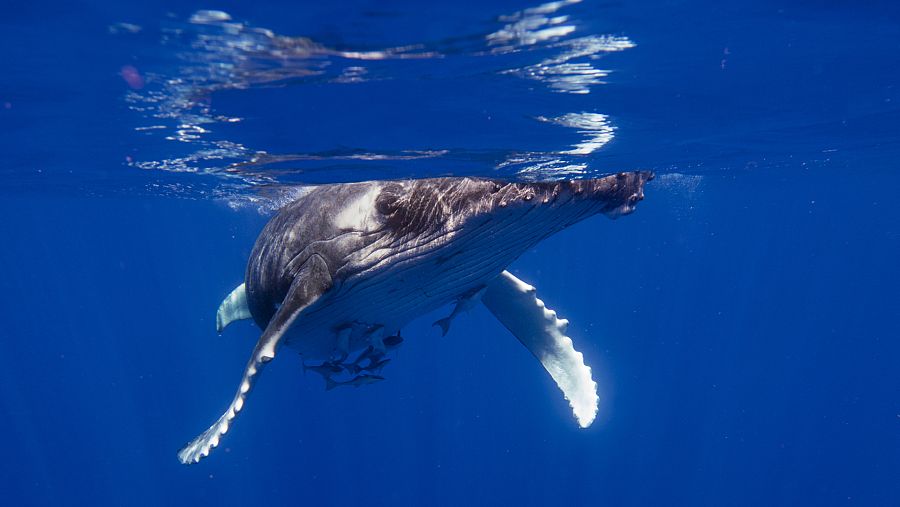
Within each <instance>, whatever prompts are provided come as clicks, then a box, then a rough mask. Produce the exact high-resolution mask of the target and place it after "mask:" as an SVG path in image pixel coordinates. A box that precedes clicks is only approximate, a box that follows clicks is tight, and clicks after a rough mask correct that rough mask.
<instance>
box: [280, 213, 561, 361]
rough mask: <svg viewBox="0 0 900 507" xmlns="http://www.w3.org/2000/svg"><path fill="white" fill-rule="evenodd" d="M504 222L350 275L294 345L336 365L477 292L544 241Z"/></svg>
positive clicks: (303, 320)
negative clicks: (338, 360) (348, 354)
mask: <svg viewBox="0 0 900 507" xmlns="http://www.w3.org/2000/svg"><path fill="white" fill-rule="evenodd" d="M488 222H490V223H488ZM498 222H501V221H500V220H498V219H497V217H496V216H495V217H493V218H492V220H490V221H485V222H484V223H483V224H474V225H473V226H472V227H470V228H467V229H466V230H462V231H458V232H456V233H454V234H452V235H448V237H446V238H444V243H443V246H441V247H439V248H433V249H430V250H428V251H427V252H423V253H422V254H421V255H414V256H409V257H408V258H406V259H404V260H400V261H397V262H388V263H385V265H383V266H380V267H375V268H372V269H368V270H364V271H362V272H360V273H358V274H355V275H353V276H350V277H349V278H347V279H346V280H344V281H342V282H341V283H339V284H337V285H336V286H335V288H333V289H332V290H331V291H330V292H329V293H328V294H327V295H326V296H325V297H323V298H322V299H320V300H319V301H318V302H317V303H316V304H315V305H314V306H313V307H310V308H309V309H308V310H307V311H305V312H304V313H303V314H302V315H300V317H299V318H298V319H297V321H296V322H295V324H294V325H293V326H292V328H291V329H290V330H289V332H288V333H287V336H286V340H287V345H288V346H289V347H291V348H293V349H295V350H297V351H298V352H300V353H301V354H302V355H303V357H304V359H310V360H320V359H321V360H326V359H331V358H334V357H336V356H341V355H343V354H345V353H346V352H348V351H349V352H352V351H354V350H359V349H361V348H365V347H366V346H368V345H370V344H372V340H373V339H374V340H378V339H380V338H383V337H385V336H391V335H393V334H396V333H397V332H398V331H399V329H400V328H401V327H402V326H404V325H405V324H407V323H408V322H409V321H410V320H412V319H415V318H416V317H419V316H420V315H423V314H425V313H428V312H430V311H432V310H435V309H437V308H440V307H441V306H444V305H446V304H448V303H451V302H453V301H455V300H458V299H461V298H465V297H468V296H470V295H471V294H473V293H475V292H477V291H478V289H479V288H481V287H483V286H484V285H485V284H487V283H488V282H490V281H491V280H492V279H494V278H495V277H496V276H497V275H499V274H500V272H502V271H503V270H504V269H505V268H506V267H507V266H508V265H509V264H510V263H511V262H512V261H513V260H515V259H516V258H517V257H518V256H519V255H521V253H522V252H524V251H525V250H526V249H527V248H529V247H530V246H532V245H533V244H534V243H536V242H537V241H538V240H539V239H540V238H541V237H542V236H543V235H542V234H539V233H538V234H527V233H524V232H523V229H526V227H525V225H524V224H523V221H521V220H519V221H514V220H510V221H508V222H507V223H506V224H503V223H498ZM503 222H506V221H503ZM498 225H507V226H505V227H503V226H500V227H498Z"/></svg>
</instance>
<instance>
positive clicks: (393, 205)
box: [374, 171, 653, 242]
mask: <svg viewBox="0 0 900 507" xmlns="http://www.w3.org/2000/svg"><path fill="white" fill-rule="evenodd" d="M652 178H653V174H652V173H650V172H647V171H636V172H627V173H619V174H613V175H610V176H605V177H602V178H594V179H583V180H569V181H550V182H509V181H500V180H489V179H475V178H436V179H425V180H412V181H402V182H386V183H384V185H383V186H382V187H381V188H380V191H379V193H378V196H377V198H376V199H375V202H374V204H375V210H377V213H378V215H379V218H380V219H381V223H382V224H384V225H385V226H386V229H388V230H390V231H391V232H392V233H393V234H394V235H395V237H409V236H412V237H415V238H417V239H425V240H426V241H429V242H430V241H431V240H432V238H433V237H435V236H446V235H447V234H448V233H454V232H457V231H462V230H464V229H472V228H479V229H484V228H486V229H489V230H491V232H490V233H491V234H494V235H499V234H500V233H501V232H502V231H503V230H506V231H515V232H516V233H517V234H520V235H523V236H524V237H529V238H531V237H534V238H535V241H537V240H539V239H541V238H543V237H546V236H548V235H550V234H553V233H554V232H557V231H559V230H561V229H563V228H565V227H568V226H570V225H572V224H574V223H576V222H578V221H580V220H583V219H585V218H587V217H589V216H592V215H596V214H598V213H602V214H604V215H606V216H608V217H610V218H616V217H619V216H622V215H625V214H628V213H631V212H632V211H634V208H635V205H636V204H637V203H638V201H640V200H641V199H643V198H644V184H645V183H646V182H647V181H649V180H651V179H652Z"/></svg>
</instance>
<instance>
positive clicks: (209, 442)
mask: <svg viewBox="0 0 900 507" xmlns="http://www.w3.org/2000/svg"><path fill="white" fill-rule="evenodd" d="M331 285H332V281H331V275H330V274H329V271H328V266H327V265H326V264H325V261H324V260H323V259H322V258H321V257H319V256H318V255H313V256H311V257H310V258H309V260H307V261H306V263H305V264H304V266H303V268H302V269H301V272H300V273H298V275H297V276H296V277H295V278H294V283H293V284H292V285H291V288H290V290H289V291H288V294H287V296H286V297H285V298H284V302H283V303H282V305H281V308H279V309H278V311H277V312H276V313H275V316H274V317H272V320H271V321H269V325H268V326H266V330H265V331H263V334H262V336H260V337H259V341H258V342H257V343H256V347H255V348H254V349H253V355H252V356H251V357H250V361H249V362H248V363H247V367H246V368H245V369H244V376H243V377H242V378H241V385H240V387H239V388H238V391H237V393H236V394H235V395H234V399H233V400H232V401H231V405H229V406H228V410H226V411H225V413H224V414H222V416H221V417H219V419H218V420H217V421H216V422H215V423H213V425H212V426H210V427H209V429H207V430H206V431H204V432H203V433H201V434H200V435H198V436H197V438H195V439H193V440H191V441H190V442H188V443H187V444H186V445H185V446H184V447H182V448H181V450H180V451H178V460H179V461H181V462H182V463H183V464H185V465H189V464H191V463H197V462H198V461H200V460H201V459H202V458H204V457H206V456H208V455H209V452H210V451H211V450H212V449H213V448H214V447H216V446H217V445H219V440H220V439H221V438H222V435H224V434H225V433H226V432H227V431H228V428H229V427H230V426H231V422H232V421H233V420H234V418H235V417H237V414H238V412H240V411H241V409H242V408H244V400H245V399H246V398H247V393H249V392H250V389H251V388H252V387H253V382H254V381H255V378H256V376H257V375H258V374H259V372H260V371H261V370H262V367H263V365H264V364H265V363H267V362H269V361H270V360H272V359H273V358H274V357H275V349H276V347H277V346H278V342H279V341H280V340H281V337H282V336H284V333H285V332H286V331H287V330H288V328H290V327H291V324H293V322H294V321H295V320H296V319H297V317H298V316H299V315H300V314H301V313H303V310H305V309H306V308H308V307H309V306H310V305H312V304H313V303H315V302H316V300H317V299H319V297H321V296H322V294H324V293H325V292H327V291H328V289H330V288H331Z"/></svg>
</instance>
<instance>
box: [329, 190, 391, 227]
mask: <svg viewBox="0 0 900 507" xmlns="http://www.w3.org/2000/svg"><path fill="white" fill-rule="evenodd" d="M380 193H381V185H380V184H374V183H373V184H372V185H370V186H369V189H368V190H367V191H366V192H365V193H364V194H362V195H361V196H359V197H358V198H357V199H356V200H355V201H353V202H351V203H349V204H348V205H347V206H345V207H344V209H342V210H341V212H340V213H338V215H337V216H336V217H335V218H334V224H335V225H336V226H337V227H338V228H340V229H343V230H352V231H360V232H368V231H370V230H372V229H374V228H375V227H376V226H377V224H376V222H375V217H374V214H375V213H376V211H375V200H376V199H378V194H380Z"/></svg>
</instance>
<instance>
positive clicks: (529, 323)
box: [481, 271, 599, 428]
mask: <svg viewBox="0 0 900 507" xmlns="http://www.w3.org/2000/svg"><path fill="white" fill-rule="evenodd" d="M535 292H536V291H535V288H534V287H532V286H531V285H528V284H527V283H525V282H523V281H522V280H519V279H518V278H516V277H515V276H513V275H512V274H511V273H509V272H508V271H504V272H503V273H501V274H500V276H498V277H497V278H495V279H494V280H493V281H491V282H490V283H489V284H488V286H487V289H486V290H485V291H484V294H483V295H482V296H481V301H482V302H483V303H484V305H485V306H486V307H487V308H488V310H490V311H491V313H493V314H494V316H495V317H497V320H499V321H500V323H501V324H503V325H504V326H506V328H507V329H509V330H510V331H511V332H512V334H514V335H515V336H516V338H518V339H519V341H520V342H522V344H523V345H525V347H526V348H527V349H528V350H530V351H531V353H532V354H534V356H535V357H536V358H538V360H539V361H540V362H541V364H542V365H543V366H544V369H546V370H547V372H548V373H549V374H550V376H551V377H553V380H554V381H556V385H558V386H559V388H560V389H561V390H562V392H563V394H564V395H565V397H566V399H567V400H569V404H570V405H571V406H572V411H573V412H574V413H575V418H576V419H578V424H579V425H580V426H581V427H582V428H587V427H588V426H590V425H591V423H592V422H593V421H594V417H595V416H596V415H597V404H598V402H599V397H598V396H597V383H596V382H594V380H593V379H592V378H591V369H590V367H588V366H587V365H585V364H584V356H583V355H582V354H581V352H578V351H577V350H575V347H574V346H573V345H572V339H571V338H569V337H568V336H566V327H567V326H568V324H569V322H568V321H567V320H565V319H559V318H557V316H556V312H554V311H553V310H550V309H549V308H547V307H546V306H544V302H543V301H541V300H540V299H538V298H537V296H536V295H535Z"/></svg>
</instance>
